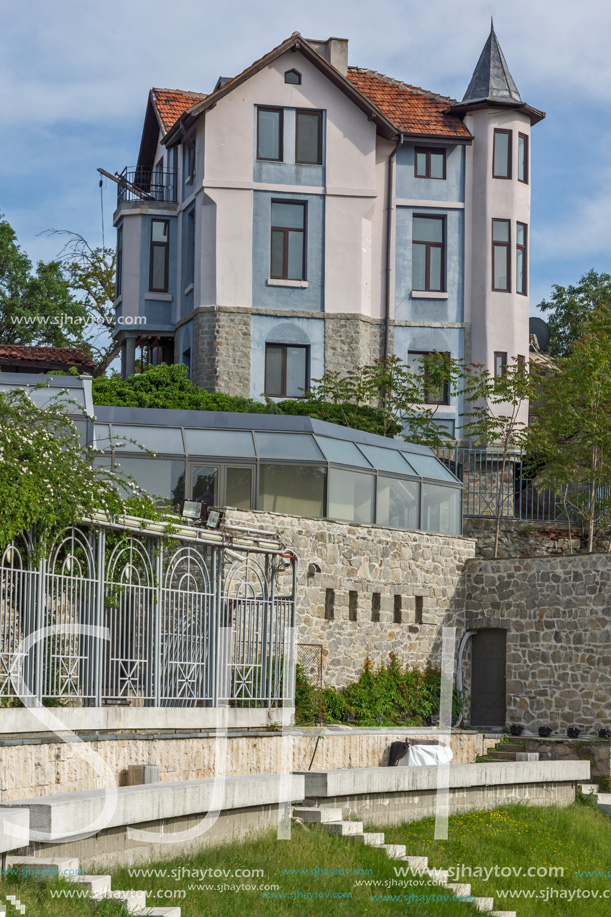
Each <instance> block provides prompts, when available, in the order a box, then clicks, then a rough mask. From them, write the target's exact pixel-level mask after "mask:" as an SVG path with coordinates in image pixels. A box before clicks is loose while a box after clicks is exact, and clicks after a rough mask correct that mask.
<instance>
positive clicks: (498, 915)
mask: <svg viewBox="0 0 611 917" xmlns="http://www.w3.org/2000/svg"><path fill="white" fill-rule="evenodd" d="M490 917H516V912H515V911H490Z"/></svg>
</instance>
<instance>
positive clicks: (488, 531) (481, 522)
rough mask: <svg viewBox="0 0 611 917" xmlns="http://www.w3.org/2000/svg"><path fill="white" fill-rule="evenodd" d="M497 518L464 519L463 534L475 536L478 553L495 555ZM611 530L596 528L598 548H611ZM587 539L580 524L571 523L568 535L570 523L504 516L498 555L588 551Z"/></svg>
mask: <svg viewBox="0 0 611 917" xmlns="http://www.w3.org/2000/svg"><path fill="white" fill-rule="evenodd" d="M495 525H496V521H495V520H494V519H491V518H482V517H473V516H467V517H465V519H464V521H463V534H464V535H465V536H466V537H468V538H475V539H476V542H477V544H476V552H475V553H476V556H477V557H486V558H492V556H493V553H494V530H495ZM610 540H611V529H609V528H608V527H601V528H599V529H598V530H597V531H596V537H595V544H594V547H595V550H596V551H597V552H607V551H609V544H610ZM587 550H588V541H587V536H586V534H585V533H583V532H582V530H581V528H580V527H579V526H572V527H571V533H570V538H569V528H568V525H563V524H561V523H553V522H529V521H528V520H524V519H523V520H517V519H503V520H502V521H501V530H500V535H499V557H500V558H506V557H541V556H557V555H565V554H568V555H570V554H586V553H587Z"/></svg>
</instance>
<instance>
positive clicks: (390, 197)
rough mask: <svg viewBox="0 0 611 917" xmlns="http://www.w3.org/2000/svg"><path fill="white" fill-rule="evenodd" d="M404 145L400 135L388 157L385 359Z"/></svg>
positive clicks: (391, 301) (388, 332) (388, 342)
mask: <svg viewBox="0 0 611 917" xmlns="http://www.w3.org/2000/svg"><path fill="white" fill-rule="evenodd" d="M402 143H403V134H399V139H398V140H397V142H396V144H395V148H394V150H393V151H392V152H391V154H390V156H389V157H388V187H387V190H386V201H387V208H386V309H385V312H386V315H385V328H384V359H386V358H387V357H388V356H389V355H390V322H391V309H392V312H393V317H394V309H393V305H394V292H395V290H394V261H395V228H396V221H395V213H396V195H395V175H396V166H397V160H396V156H397V150H398V149H399V147H400V146H401V144H402Z"/></svg>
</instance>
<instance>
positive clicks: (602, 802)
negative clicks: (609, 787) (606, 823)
mask: <svg viewBox="0 0 611 917" xmlns="http://www.w3.org/2000/svg"><path fill="white" fill-rule="evenodd" d="M596 798H597V800H598V808H599V810H600V811H601V812H604V814H605V815H610V814H611V793H598V794H597V796H596Z"/></svg>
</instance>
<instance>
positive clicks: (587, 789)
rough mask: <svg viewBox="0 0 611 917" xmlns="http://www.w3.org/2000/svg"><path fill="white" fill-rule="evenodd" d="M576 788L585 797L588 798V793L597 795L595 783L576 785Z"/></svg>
mask: <svg viewBox="0 0 611 917" xmlns="http://www.w3.org/2000/svg"><path fill="white" fill-rule="evenodd" d="M577 786H578V788H579V789H580V790H581V792H582V793H585V795H586V796H589V795H590V793H594V794H595V795H598V784H597V783H578V784H577Z"/></svg>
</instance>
